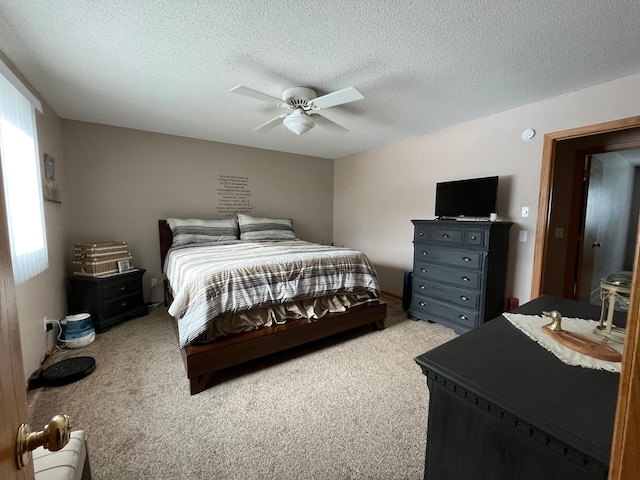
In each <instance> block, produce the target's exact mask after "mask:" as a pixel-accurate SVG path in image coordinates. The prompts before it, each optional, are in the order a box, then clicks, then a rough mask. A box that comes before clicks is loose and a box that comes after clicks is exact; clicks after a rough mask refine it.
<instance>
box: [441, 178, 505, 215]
mask: <svg viewBox="0 0 640 480" xmlns="http://www.w3.org/2000/svg"><path fill="white" fill-rule="evenodd" d="M497 207H498V177H483V178H470V179H467V180H456V181H453V182H440V183H437V184H436V212H435V213H436V217H439V218H440V217H446V218H455V217H482V218H484V217H489V215H490V214H491V213H495V212H497Z"/></svg>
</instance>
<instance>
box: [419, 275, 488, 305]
mask: <svg viewBox="0 0 640 480" xmlns="http://www.w3.org/2000/svg"><path fill="white" fill-rule="evenodd" d="M416 280H417V281H414V283H413V289H414V291H415V292H416V294H418V295H428V296H429V297H432V298H436V299H439V300H444V301H445V302H451V303H455V304H457V305H462V306H463V307H467V308H471V309H473V310H477V309H478V307H479V305H480V292H479V291H478V290H463V289H461V288H456V287H450V286H449V285H443V284H442V283H439V282H427V281H423V280H421V279H419V278H417V279H416Z"/></svg>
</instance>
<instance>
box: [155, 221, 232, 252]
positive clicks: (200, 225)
mask: <svg viewBox="0 0 640 480" xmlns="http://www.w3.org/2000/svg"><path fill="white" fill-rule="evenodd" d="M167 223H168V224H169V227H170V228H171V232H172V233H173V246H174V247H178V246H180V245H189V244H191V243H204V242H219V241H223V240H238V237H239V231H238V220H236V219H235V218H228V219H225V220H200V219H197V218H187V219H181V218H170V219H168V220H167Z"/></svg>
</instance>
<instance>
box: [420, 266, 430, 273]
mask: <svg viewBox="0 0 640 480" xmlns="http://www.w3.org/2000/svg"><path fill="white" fill-rule="evenodd" d="M420 271H421V272H422V273H427V272H428V271H429V270H427V269H426V268H424V267H422V268H420Z"/></svg>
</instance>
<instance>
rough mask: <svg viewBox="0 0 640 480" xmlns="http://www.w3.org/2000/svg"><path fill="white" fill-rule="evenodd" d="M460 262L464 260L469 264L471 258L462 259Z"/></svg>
mask: <svg viewBox="0 0 640 480" xmlns="http://www.w3.org/2000/svg"><path fill="white" fill-rule="evenodd" d="M462 260H464V261H465V262H470V261H471V258H470V257H462Z"/></svg>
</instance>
